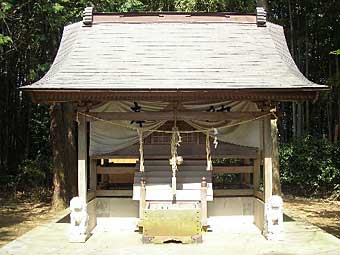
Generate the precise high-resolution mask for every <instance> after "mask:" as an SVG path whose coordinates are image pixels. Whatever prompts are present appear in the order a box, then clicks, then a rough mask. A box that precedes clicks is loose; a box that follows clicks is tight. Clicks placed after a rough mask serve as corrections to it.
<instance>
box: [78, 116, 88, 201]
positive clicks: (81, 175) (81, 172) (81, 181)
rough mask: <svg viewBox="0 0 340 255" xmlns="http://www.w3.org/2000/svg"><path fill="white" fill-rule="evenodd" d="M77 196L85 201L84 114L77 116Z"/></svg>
mask: <svg viewBox="0 0 340 255" xmlns="http://www.w3.org/2000/svg"><path fill="white" fill-rule="evenodd" d="M78 120H79V122H78V123H79V124H78V196H79V197H80V198H81V199H82V200H83V201H84V202H85V203H86V202H87V194H86V193H87V125H86V120H85V116H83V115H81V116H79V118H78Z"/></svg>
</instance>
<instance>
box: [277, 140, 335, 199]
mask: <svg viewBox="0 0 340 255" xmlns="http://www.w3.org/2000/svg"><path fill="white" fill-rule="evenodd" d="M339 155H340V143H339V144H333V143H330V142H329V141H327V140H320V139H315V138H313V137H311V136H307V137H305V138H301V139H298V140H296V141H294V142H291V143H288V144H284V145H282V146H281V148H280V166H281V182H282V185H283V188H284V191H285V192H287V193H296V194H303V195H305V196H310V195H323V196H325V195H331V194H332V193H334V192H339V191H340V157H339Z"/></svg>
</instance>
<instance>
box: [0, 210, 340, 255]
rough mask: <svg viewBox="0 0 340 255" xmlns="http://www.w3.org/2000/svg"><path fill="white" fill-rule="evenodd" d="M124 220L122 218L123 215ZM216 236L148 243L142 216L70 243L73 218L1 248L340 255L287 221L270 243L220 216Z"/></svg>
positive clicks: (116, 220) (320, 236) (320, 237)
mask: <svg viewBox="0 0 340 255" xmlns="http://www.w3.org/2000/svg"><path fill="white" fill-rule="evenodd" d="M120 216H122V215H120ZM212 219H213V226H212V232H207V233H204V234H203V243H201V244H175V243H169V244H143V243H142V241H141V239H142V235H141V234H139V233H138V232H134V226H135V223H137V220H138V219H137V218H135V217H131V215H126V217H124V216H122V217H112V218H110V224H107V223H108V221H107V220H104V219H99V220H98V225H97V227H96V228H95V229H94V231H93V233H92V236H91V237H90V238H89V239H88V240H87V242H86V243H69V242H68V239H67V231H68V228H69V225H70V224H69V223H68V218H67V216H66V217H65V218H64V219H62V220H59V222H51V223H48V224H45V225H43V226H40V227H37V228H35V229H33V230H31V231H30V232H28V233H26V234H24V235H23V236H21V237H19V238H18V239H16V240H14V241H13V242H11V243H9V244H8V245H6V246H4V247H3V248H2V249H0V255H4V254H14V255H21V254H22V255H36V254H39V255H40V254H41V255H44V254H46V255H51V254H53V255H57V254H63V255H65V254H81V255H86V254H89V255H90V254H97V255H100V254H103V255H106V254H107V255H109V254H110V255H111V254H126V255H127V254H131V255H132V254H134V255H135V254H148V255H153V254H155V255H156V254H157V255H158V254H176V255H178V254H207V255H212V254H242V255H247V254H249V255H250V254H251V255H255V254H256V255H269V254H273V255H275V254H276V255H283V254H284V255H293V254H294V255H295V254H296V255H297V254H301V255H302V254H303V255H308V254H310V255H312V254H318V255H323V254H325V255H326V254H329V255H338V254H339V255H340V240H339V239H337V238H336V237H334V236H332V235H330V234H327V233H326V232H324V231H323V230H321V229H319V228H317V227H315V226H313V225H310V224H307V223H305V222H301V221H294V220H293V219H291V218H289V217H285V222H284V228H285V240H284V241H276V242H274V241H267V240H266V239H265V238H264V237H263V236H262V235H261V233H260V231H259V230H258V228H257V227H256V226H255V225H253V224H251V223H250V222H249V221H243V223H242V222H241V223H240V221H238V223H237V224H236V223H234V224H233V222H237V221H235V219H233V218H230V217H223V216H215V217H214V218H212Z"/></svg>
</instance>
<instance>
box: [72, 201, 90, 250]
mask: <svg viewBox="0 0 340 255" xmlns="http://www.w3.org/2000/svg"><path fill="white" fill-rule="evenodd" d="M70 209H71V214H70V217H71V226H70V231H69V242H72V243H84V242H85V241H86V240H87V239H88V237H89V233H88V231H87V229H88V222H89V216H88V214H87V206H86V203H85V202H84V201H83V200H82V199H81V198H80V197H74V198H72V199H71V202H70Z"/></svg>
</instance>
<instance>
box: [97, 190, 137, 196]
mask: <svg viewBox="0 0 340 255" xmlns="http://www.w3.org/2000/svg"><path fill="white" fill-rule="evenodd" d="M96 196H97V197H132V190H97V191H96Z"/></svg>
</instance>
